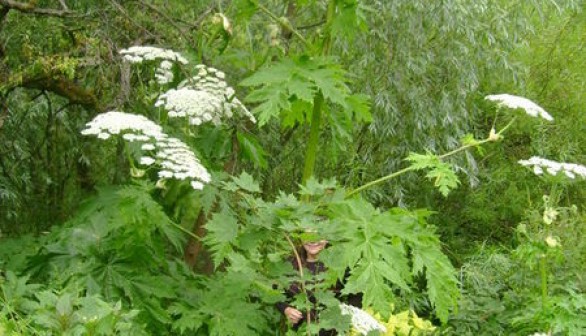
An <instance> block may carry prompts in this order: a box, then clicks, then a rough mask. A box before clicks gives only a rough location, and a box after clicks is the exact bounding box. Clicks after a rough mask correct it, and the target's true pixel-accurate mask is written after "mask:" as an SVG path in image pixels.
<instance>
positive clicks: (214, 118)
mask: <svg viewBox="0 0 586 336" xmlns="http://www.w3.org/2000/svg"><path fill="white" fill-rule="evenodd" d="M195 68H196V69H197V71H198V74H197V75H196V76H194V77H192V78H189V79H187V80H184V81H183V82H181V83H180V84H179V87H178V89H171V90H169V91H167V92H166V93H164V94H162V95H161V96H159V99H158V100H157V102H156V103H155V106H164V107H165V109H166V110H168V111H169V117H170V118H176V117H183V118H187V119H188V121H189V123H190V124H191V125H200V124H202V123H204V122H209V121H211V122H212V123H214V124H215V125H218V124H220V123H221V122H222V120H224V119H229V118H232V117H233V116H234V115H235V114H240V115H243V116H245V117H246V118H248V119H250V121H252V122H253V123H256V119H255V118H254V116H253V115H252V114H251V113H250V111H248V109H246V107H245V106H244V104H242V102H241V101H240V100H238V98H236V97H235V95H234V93H235V92H234V89H233V88H232V87H230V86H228V84H227V83H226V81H225V77H226V75H225V74H224V73H223V72H222V71H219V70H217V69H214V68H211V67H207V66H205V65H203V64H199V65H196V67H195Z"/></svg>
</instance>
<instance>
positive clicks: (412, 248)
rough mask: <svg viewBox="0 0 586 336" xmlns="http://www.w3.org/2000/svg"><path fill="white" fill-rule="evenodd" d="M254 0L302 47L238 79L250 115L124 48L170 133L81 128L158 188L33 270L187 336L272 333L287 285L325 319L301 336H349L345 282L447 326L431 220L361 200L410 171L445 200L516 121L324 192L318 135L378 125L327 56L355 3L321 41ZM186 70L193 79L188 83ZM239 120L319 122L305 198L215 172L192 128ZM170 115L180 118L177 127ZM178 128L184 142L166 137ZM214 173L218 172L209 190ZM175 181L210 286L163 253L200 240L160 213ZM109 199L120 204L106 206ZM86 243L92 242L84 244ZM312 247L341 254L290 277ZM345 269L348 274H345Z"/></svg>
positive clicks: (141, 191)
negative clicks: (326, 333) (143, 68)
mask: <svg viewBox="0 0 586 336" xmlns="http://www.w3.org/2000/svg"><path fill="white" fill-rule="evenodd" d="M247 5H248V6H249V7H250V8H252V9H254V10H258V11H259V12H262V13H263V14H264V15H266V16H267V17H268V18H270V19H272V20H274V21H275V22H276V23H278V24H279V25H281V26H282V27H283V29H287V30H289V31H290V32H291V33H292V34H293V36H294V37H295V38H296V39H299V40H300V42H301V44H302V45H303V46H304V47H305V49H303V50H304V51H303V52H302V53H300V54H298V55H291V56H288V57H283V59H280V60H276V61H275V62H274V64H269V65H267V66H265V67H263V68H262V69H260V70H259V71H257V72H256V73H254V74H253V75H251V76H250V77H249V78H248V79H246V80H244V81H243V82H242V83H241V85H242V86H245V87H253V88H255V89H254V90H252V92H251V93H250V94H249V95H248V96H247V98H246V101H247V102H249V103H252V104H256V107H255V108H254V109H252V113H250V112H248V110H247V108H246V107H245V106H244V105H243V104H242V103H241V102H240V100H238V99H237V98H236V96H235V91H234V90H233V89H232V88H231V87H229V86H228V85H227V84H226V81H225V74H224V73H223V72H221V71H219V70H217V69H214V68H210V67H207V66H205V65H197V66H195V67H193V68H192V71H193V73H191V74H190V73H189V71H190V70H189V69H188V68H187V67H185V66H183V67H182V68H181V69H182V70H184V71H186V72H187V75H185V74H184V73H183V72H182V71H178V68H177V67H178V66H179V64H184V65H185V64H186V63H187V62H188V60H187V59H185V58H183V56H181V55H180V54H178V53H176V52H172V51H169V50H162V49H158V48H153V47H148V48H145V47H134V48H130V49H127V50H125V51H123V52H122V53H123V55H124V58H125V59H126V60H128V61H130V62H136V63H140V62H144V61H147V62H155V63H156V66H157V68H156V70H155V74H156V79H157V82H158V84H160V85H161V86H162V88H166V89H167V91H166V92H165V93H163V94H161V95H159V98H158V99H157V101H156V103H155V105H156V106H155V107H161V108H162V109H160V110H159V112H160V113H161V118H160V122H162V123H167V122H168V125H166V126H165V130H164V129H163V127H162V126H160V125H158V124H157V123H155V122H153V121H151V120H148V119H147V118H145V117H142V116H139V115H134V114H129V113H124V112H116V111H111V112H108V113H105V114H102V115H99V116H98V117H96V118H95V119H94V120H93V121H91V122H90V123H88V128H87V129H86V130H84V131H83V133H84V134H86V135H94V136H96V137H97V138H99V139H102V140H109V139H110V138H112V137H115V136H118V135H120V136H121V137H122V138H123V140H124V143H125V152H126V153H127V158H128V162H129V164H130V165H131V167H132V170H131V173H132V176H133V177H135V178H137V179H138V178H145V177H148V178H149V179H147V181H149V180H150V178H152V179H153V181H152V182H136V183H135V184H134V185H131V186H127V187H123V188H121V189H120V190H117V191H114V192H106V193H102V194H101V195H103V197H106V198H105V199H102V200H98V201H96V202H95V203H93V204H94V206H93V208H92V209H90V210H89V212H87V213H85V215H80V216H79V218H80V219H81V220H80V223H78V224H79V225H80V226H79V227H77V225H73V226H72V227H71V228H69V229H66V230H65V231H64V232H65V233H64V235H57V236H58V238H57V242H56V243H55V244H52V245H47V246H46V247H45V248H44V252H43V253H42V254H41V255H40V256H39V257H38V258H37V260H36V261H37V262H36V265H37V267H38V266H39V265H42V264H43V262H49V264H50V265H52V266H51V267H52V268H53V269H54V270H56V272H54V273H51V274H49V275H48V276H49V277H50V278H56V279H59V280H60V281H61V282H62V283H64V284H73V285H74V286H76V287H79V288H84V290H85V291H86V292H88V293H93V294H100V295H103V296H104V297H106V298H107V299H108V300H115V299H120V300H123V302H124V303H126V304H128V305H130V306H138V307H141V308H142V309H143V312H142V313H141V314H142V318H143V319H142V320H143V321H147V320H149V318H151V322H150V323H151V324H153V325H155V326H156V327H152V328H155V330H159V331H160V330H166V332H172V331H175V332H177V333H180V334H183V333H185V332H188V331H189V332H195V333H198V334H211V335H227V334H238V335H258V334H263V333H268V332H269V330H271V328H272V327H271V326H272V325H274V324H275V323H276V321H277V320H278V319H279V316H278V314H277V313H276V311H275V310H274V309H272V307H271V305H272V304H274V303H275V302H277V301H281V300H283V299H284V297H283V295H282V291H283V288H286V287H287V286H288V284H290V283H291V281H297V282H299V283H300V284H302V286H303V287H304V288H306V289H311V290H312V291H313V292H314V293H315V296H316V298H317V300H318V301H319V303H320V305H319V307H318V309H319V310H321V312H320V319H319V321H310V322H308V323H306V324H305V326H304V327H303V328H302V330H300V332H302V333H307V334H314V333H316V332H317V331H318V330H319V329H320V328H325V329H337V330H338V331H340V332H347V331H348V330H349V327H350V320H351V319H350V318H349V317H348V316H346V315H344V314H342V310H341V308H340V303H339V301H338V300H337V298H335V297H334V296H333V294H332V293H330V292H329V291H328V290H327V289H328V288H329V287H331V285H333V284H334V283H335V282H336V281H338V280H345V281H346V286H345V289H344V291H343V293H342V294H343V295H347V294H351V293H363V294H364V296H363V305H364V306H365V307H370V308H372V309H374V310H375V311H377V312H378V313H380V314H381V315H382V316H383V318H386V317H388V316H389V314H390V313H392V308H391V307H392V304H393V303H397V304H400V303H401V298H406V297H409V295H410V293H413V292H416V291H422V290H423V291H424V292H425V293H426V294H427V297H428V298H429V301H430V304H431V306H432V307H433V308H434V313H435V316H437V318H438V319H439V321H441V322H443V323H445V322H446V321H447V320H448V318H449V314H450V311H451V310H452V309H453V308H454V307H455V305H456V301H457V298H458V294H459V292H458V288H457V284H458V281H457V280H456V278H455V271H454V269H453V267H452V265H451V264H450V262H449V260H448V258H447V256H446V255H445V254H444V253H443V252H442V249H441V244H440V241H439V238H438V236H437V235H436V234H435V233H434V231H433V228H432V227H431V226H429V225H428V224H427V222H426V218H427V217H428V216H429V215H430V214H431V212H429V211H427V210H415V211H409V210H406V209H399V208H395V209H390V210H381V209H377V208H375V207H374V206H372V205H371V204H370V203H369V202H368V201H367V200H365V199H364V198H362V197H361V195H360V193H361V192H362V191H363V190H366V189H367V188H369V187H372V186H374V185H378V184H381V183H384V182H385V181H388V180H390V179H392V178H394V177H397V176H399V175H402V174H405V173H408V172H410V171H417V170H425V171H426V172H427V173H426V177H427V178H428V179H431V180H432V181H433V183H434V185H436V186H437V187H438V189H439V190H440V192H441V193H442V194H444V195H447V194H448V193H449V191H450V190H451V189H453V188H455V187H456V186H457V185H458V178H457V176H456V174H455V173H454V170H453V169H452V167H451V166H450V164H449V163H448V162H447V161H446V159H447V158H448V157H451V156H453V155H456V154H458V153H461V152H463V151H465V150H468V149H471V148H478V147H480V146H481V145H483V144H485V143H488V142H494V141H498V140H500V139H502V135H503V133H504V132H505V131H506V130H507V129H508V128H509V127H510V126H511V125H512V123H513V122H514V118H513V119H512V120H511V121H510V122H509V123H508V124H506V125H504V126H503V127H501V128H499V129H497V128H496V125H495V128H493V129H492V130H491V132H490V134H489V135H488V136H487V138H486V139H481V140H478V139H474V138H472V137H467V138H466V139H464V140H463V143H462V146H461V147H460V148H458V149H456V150H453V151H451V152H449V153H445V154H441V155H440V154H434V153H426V154H416V153H413V154H411V155H410V156H409V157H408V158H407V162H409V163H410V164H409V165H408V166H407V167H406V168H404V169H402V170H400V171H397V172H394V173H391V174H388V175H386V176H384V177H381V178H380V179H377V180H375V181H372V182H370V183H367V184H365V185H363V186H359V187H357V188H354V189H349V188H346V187H344V186H340V185H338V184H337V183H336V182H335V180H334V179H332V180H324V181H321V182H320V181H318V180H317V179H315V178H314V177H313V175H314V170H315V161H316V157H317V155H318V154H319V150H318V144H319V139H320V134H321V131H322V128H324V127H323V126H324V125H327V126H328V129H330V130H332V131H333V132H335V133H337V134H345V132H344V130H345V129H348V128H351V127H352V125H353V123H355V122H358V123H360V122H366V121H368V120H370V114H369V110H368V99H367V97H365V96H362V95H357V94H354V93H352V92H351V90H350V89H349V86H348V83H349V78H350V77H349V76H348V75H347V74H346V72H345V71H344V70H343V68H342V67H341V66H340V65H339V64H338V63H337V62H336V60H335V58H332V57H330V55H329V53H330V51H331V46H332V34H333V33H334V32H336V31H337V30H339V29H342V27H344V24H341V23H340V22H339V21H338V20H340V19H341V15H344V17H343V21H342V22H346V23H352V24H349V25H348V27H346V28H351V27H352V26H353V25H355V24H359V23H360V22H362V21H361V20H360V16H359V15H358V14H359V12H360V8H361V7H360V6H359V4H358V3H357V2H355V1H330V2H329V3H328V6H327V10H326V23H325V27H326V30H325V33H324V34H323V35H322V36H317V37H315V40H316V41H317V42H316V43H315V44H311V43H310V42H308V39H307V38H305V37H304V36H303V35H302V34H301V33H300V32H299V31H297V30H295V28H294V27H292V25H291V24H290V23H289V22H287V21H286V20H281V19H279V18H278V17H277V16H276V15H274V14H273V13H271V12H270V11H269V10H268V9H267V8H266V7H264V6H262V5H261V4H260V3H259V2H256V1H250V2H247ZM336 22H338V23H336ZM182 75H185V76H184V78H185V79H184V80H183V81H180V80H181V79H182V78H178V77H180V76H182ZM487 98H488V99H489V100H495V101H498V102H500V104H502V105H506V106H509V107H513V108H519V107H520V108H523V109H525V110H526V111H528V113H530V114H534V115H535V116H541V117H544V118H546V119H549V117H548V116H549V115H548V114H547V113H546V112H545V111H544V110H543V109H541V108H540V107H538V106H537V105H535V104H533V103H532V102H530V101H528V100H526V99H523V98H520V97H515V96H509V95H497V96H489V97H487ZM236 115H242V116H244V117H245V118H247V119H248V120H250V121H252V122H254V121H256V118H258V120H259V124H260V125H261V126H262V125H264V124H265V123H267V122H269V121H270V120H272V119H274V118H277V119H279V120H281V122H282V123H283V125H285V126H287V125H289V126H290V125H294V124H299V125H304V124H305V125H307V126H308V127H309V128H310V133H309V139H308V142H307V148H306V158H305V163H304V170H303V177H302V181H301V184H300V190H299V191H298V192H297V193H293V194H286V193H281V194H279V195H278V196H277V197H276V198H275V199H273V200H268V199H265V198H263V195H262V194H261V193H260V188H259V186H258V184H257V183H256V182H255V181H254V179H253V178H252V177H251V175H249V174H247V173H245V172H243V173H242V174H240V175H239V176H226V175H225V174H216V173H212V174H210V173H209V172H208V169H207V168H206V167H205V166H204V165H203V164H202V163H201V161H200V160H202V161H204V162H205V160H204V159H203V158H201V155H200V154H198V151H197V150H196V148H195V147H193V146H192V145H191V142H190V140H189V139H190V138H189V136H192V135H194V134H197V132H199V131H200V130H201V127H202V126H200V125H202V124H205V123H208V122H209V123H212V124H215V125H220V126H221V125H222V124H223V123H225V122H226V120H235V119H232V118H233V117H234V116H236ZM254 115H256V117H255V116H254ZM173 118H181V120H184V122H183V123H174V122H172V119H173ZM232 122H233V121H232ZM235 123H236V124H238V122H237V121H236V122H235ZM205 127H207V126H205ZM181 130H183V131H186V135H183V136H177V137H174V136H170V135H168V134H171V132H173V134H178V133H179V132H178V131H181ZM346 134H347V132H346ZM179 137H183V138H185V139H186V140H180V139H179ZM204 150H205V149H204V148H201V151H200V152H203V151H204ZM154 167H158V169H156V170H155V169H154ZM213 176H216V177H217V178H216V179H215V180H213V179H212V177H213ZM155 181H156V182H155ZM183 181H187V182H188V184H187V183H184V182H183ZM177 185H179V186H181V185H186V186H189V187H190V188H191V189H192V190H195V191H192V193H193V194H195V196H194V197H195V199H196V200H197V201H196V204H199V206H200V207H201V208H202V209H203V210H204V211H205V212H206V213H207V215H208V217H209V218H210V220H209V221H208V222H207V224H206V229H207V231H208V233H207V236H205V238H203V241H204V242H205V244H206V246H208V248H209V249H210V251H211V254H212V258H213V262H214V265H215V267H216V272H215V273H214V274H212V275H211V276H209V277H197V278H196V279H194V278H193V276H191V275H188V274H184V273H182V272H180V271H178V270H177V269H178V268H177V265H176V264H174V263H171V262H168V261H166V260H167V259H166V258H165V256H166V255H173V253H172V252H171V251H172V249H169V246H175V247H179V246H180V245H181V238H182V236H181V235H179V230H182V231H184V232H185V233H186V234H191V233H190V232H189V230H185V229H184V228H183V227H182V226H181V225H179V224H177V223H175V222H174V221H173V220H172V219H171V218H169V217H168V216H167V215H166V214H165V212H164V211H163V210H162V207H161V206H160V205H159V204H158V203H157V200H158V201H161V199H160V197H159V196H160V195H161V194H162V195H163V196H164V195H165V190H169V189H174V188H176V186H177ZM156 188H159V189H162V190H163V192H162V193H161V192H158V191H156ZM200 190H201V191H200ZM193 194H192V195H193ZM188 197H191V196H188ZM110 202H114V203H113V204H111V206H108V204H109V203H110ZM80 230H81V231H80ZM85 231H87V232H86V234H84V232H85ZM308 232H311V233H308ZM83 237H85V238H84V239H85V240H84V239H80V238H83ZM317 237H324V238H326V239H328V240H329V241H330V242H331V245H332V247H331V248H329V249H327V250H326V251H325V252H324V256H323V260H324V263H325V264H326V266H327V268H328V271H327V272H325V273H324V274H322V275H319V276H318V279H313V278H312V277H308V275H307V274H305V273H304V272H303V271H302V270H299V271H298V272H296V271H294V270H293V268H292V267H290V266H289V264H288V263H287V262H285V261H284V259H286V258H287V256H290V255H293V254H295V242H296V241H299V240H301V239H316V238H317ZM161 238H164V239H161ZM194 238H195V239H201V238H200V237H197V236H194ZM84 242H85V243H84ZM127 247H131V248H128V249H127V250H126V251H125V252H126V253H123V254H119V253H118V251H119V250H124V248H127ZM145 256H146V257H148V258H147V259H146V260H144V259H143V258H144V257H145ZM33 264H35V263H34V262H33ZM72 265H75V267H73V268H71V266H72ZM129 265H131V267H129ZM141 266H142V267H144V269H143V270H142V271H141ZM347 270H349V277H348V278H347V279H343V278H344V275H345V274H346V271H347ZM41 273H42V272H41ZM421 279H423V281H420V280H421ZM316 280H319V281H316ZM421 283H423V284H424V285H423V286H420V284H421ZM153 284H154V285H153ZM293 305H295V306H297V307H298V308H300V309H302V310H306V308H308V307H309V306H310V302H309V299H308V298H307V297H306V296H305V294H303V293H302V294H300V295H298V297H296V298H295V300H294V302H293ZM308 320H309V319H308Z"/></svg>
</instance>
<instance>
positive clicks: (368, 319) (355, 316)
mask: <svg viewBox="0 0 586 336" xmlns="http://www.w3.org/2000/svg"><path fill="white" fill-rule="evenodd" d="M340 309H341V310H342V315H351V316H352V326H353V327H354V328H355V329H356V330H357V331H358V332H360V333H361V334H362V335H366V334H368V333H369V332H371V331H375V330H378V331H380V332H383V333H386V332H387V328H385V326H384V325H382V324H380V322H379V321H377V320H376V319H375V318H374V317H372V316H371V315H370V314H369V313H367V312H365V311H364V310H362V309H359V308H356V307H354V306H350V305H347V304H344V303H342V304H340Z"/></svg>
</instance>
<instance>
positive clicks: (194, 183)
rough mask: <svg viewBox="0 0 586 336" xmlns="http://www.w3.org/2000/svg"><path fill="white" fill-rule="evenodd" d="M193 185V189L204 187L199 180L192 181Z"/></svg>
mask: <svg viewBox="0 0 586 336" xmlns="http://www.w3.org/2000/svg"><path fill="white" fill-rule="evenodd" d="M191 187H192V188H193V189H196V190H202V189H203V183H201V182H198V181H191Z"/></svg>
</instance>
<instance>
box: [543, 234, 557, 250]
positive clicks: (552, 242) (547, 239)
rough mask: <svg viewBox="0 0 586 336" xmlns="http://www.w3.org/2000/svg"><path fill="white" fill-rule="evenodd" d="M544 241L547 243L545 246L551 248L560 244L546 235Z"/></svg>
mask: <svg viewBox="0 0 586 336" xmlns="http://www.w3.org/2000/svg"><path fill="white" fill-rule="evenodd" d="M545 243H546V244H547V246H549V247H552V248H554V247H558V246H560V242H559V241H558V240H557V239H556V238H554V237H552V236H547V237H546V238H545Z"/></svg>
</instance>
